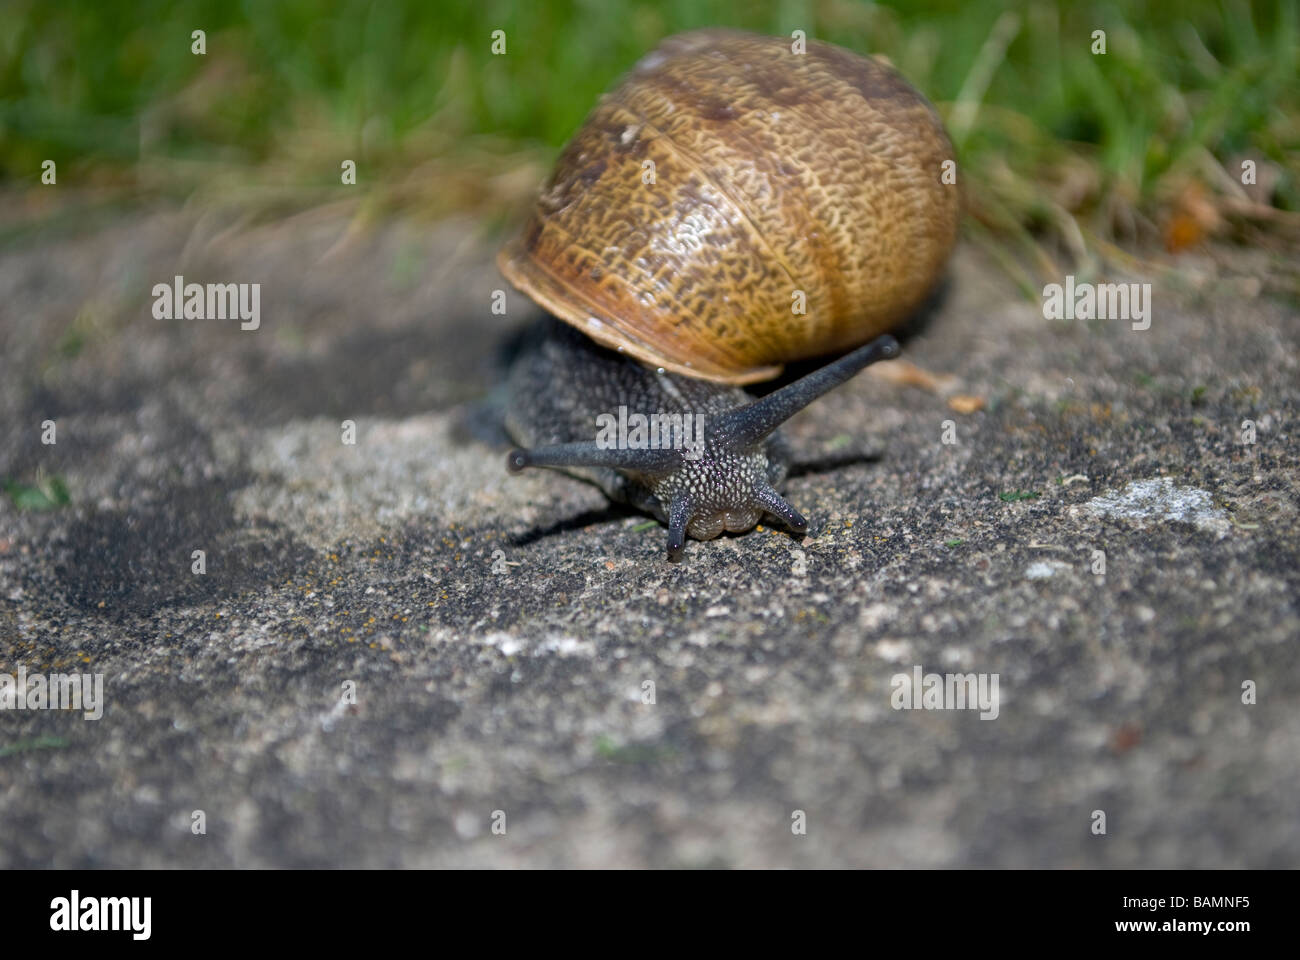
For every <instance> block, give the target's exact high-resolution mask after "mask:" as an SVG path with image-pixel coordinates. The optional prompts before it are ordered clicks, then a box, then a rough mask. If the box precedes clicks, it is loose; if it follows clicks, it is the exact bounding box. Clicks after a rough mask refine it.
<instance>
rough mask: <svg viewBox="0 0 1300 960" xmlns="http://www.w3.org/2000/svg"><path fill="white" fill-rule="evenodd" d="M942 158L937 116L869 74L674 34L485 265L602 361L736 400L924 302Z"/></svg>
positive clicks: (952, 205)
mask: <svg viewBox="0 0 1300 960" xmlns="http://www.w3.org/2000/svg"><path fill="white" fill-rule="evenodd" d="M950 159H952V146H951V144H950V142H949V140H948V137H947V135H946V134H945V132H944V129H943V125H942V123H941V122H940V120H939V118H938V116H937V115H936V113H935V111H934V108H933V107H932V106H931V105H930V103H929V102H928V101H927V100H926V99H925V98H924V97H923V96H921V94H920V93H918V92H917V91H916V90H915V89H913V88H912V87H911V86H910V85H909V84H908V83H907V82H906V81H905V80H904V79H903V78H902V77H901V76H899V74H898V73H897V72H896V71H894V70H893V69H892V68H891V67H889V66H887V65H885V64H883V63H880V62H878V61H876V60H873V59H869V58H865V57H860V56H858V55H856V54H853V53H850V52H848V51H846V50H843V49H840V48H839V47H835V46H831V45H829V44H825V43H818V42H815V41H809V42H808V44H807V52H806V53H805V54H795V53H792V52H791V47H790V44H789V41H788V40H787V39H784V38H780V37H761V36H757V35H753V34H748V33H742V32H737V31H731V30H701V31H696V32H692V33H684V34H679V35H677V36H674V37H670V38H669V39H668V40H666V41H664V43H662V44H661V45H660V46H659V47H658V48H656V49H655V50H654V51H652V52H651V53H650V54H648V55H647V56H645V57H644V58H643V59H642V60H641V61H640V62H639V63H638V64H637V65H636V66H635V67H634V68H633V69H632V71H631V73H630V74H629V75H628V76H627V77H626V78H625V79H624V80H623V82H622V83H621V84H620V85H619V86H618V87H617V88H616V89H615V90H614V91H613V92H611V93H609V94H607V95H605V96H604V97H603V98H602V99H601V101H600V102H599V103H598V104H597V106H596V108H595V109H594V110H593V111H592V113H591V115H590V116H589V117H588V118H587V120H586V122H585V123H584V124H583V126H582V128H581V129H580V130H579V131H578V132H577V134H576V135H575V136H574V137H573V139H572V141H570V143H569V144H568V146H567V147H566V148H565V150H564V151H563V153H562V154H561V156H560V158H559V161H558V163H557V165H556V168H555V171H554V173H553V175H552V176H551V179H550V181H549V182H548V183H547V185H546V186H545V187H544V189H543V191H542V193H541V196H540V197H539V199H538V201H537V203H536V205H535V207H534V209H533V210H532V213H531V216H530V217H529V219H528V220H527V222H526V223H525V225H524V228H523V230H522V231H521V233H520V234H519V235H518V236H517V237H516V238H515V239H514V240H513V241H511V242H510V243H509V244H507V246H506V247H505V249H503V250H502V251H501V254H500V256H499V257H498V264H499V266H500V268H501V271H502V273H503V274H504V275H505V276H506V278H507V279H508V280H509V281H510V282H511V283H512V284H513V285H514V286H515V287H517V288H518V289H519V290H521V291H522V292H524V293H525V294H527V295H528V296H529V297H530V298H531V299H533V300H534V301H536V302H537V303H538V304H539V305H540V306H542V307H544V308H545V309H547V310H548V311H549V312H551V313H553V314H554V315H555V316H557V317H559V318H561V319H562V320H564V321H566V322H567V323H569V324H572V325H573V326H574V327H577V328H578V329H579V330H581V331H582V332H584V333H585V334H587V335H588V336H589V337H591V338H592V339H594V340H596V341H597V342H599V343H601V344H603V345H605V346H607V347H611V348H614V349H618V350H621V351H624V352H625V353H627V354H630V355H632V356H634V357H636V358H638V359H640V360H642V361H645V362H646V363H649V364H652V365H654V366H660V367H663V368H665V369H667V370H669V371H672V372H676V373H683V374H688V375H691V376H695V377H700V378H703V379H706V380H712V381H716V382H720V383H732V384H743V383H752V382H755V381H759V380H764V379H769V378H771V377H774V376H776V375H777V374H778V373H779V372H780V370H781V366H782V364H784V363H787V362H790V361H793V360H799V359H804V358H807V357H814V356H820V355H822V354H827V353H832V352H836V351H841V350H844V349H847V348H849V347H853V346H857V345H859V344H862V343H864V342H866V341H867V340H869V339H870V338H872V337H873V336H876V335H877V334H879V333H881V332H882V331H885V330H888V329H890V328H891V327H892V326H894V325H895V324H897V323H898V322H899V321H901V320H903V319H904V318H905V317H906V316H907V314H909V313H910V312H911V311H912V310H914V309H915V308H916V307H917V306H918V305H919V304H920V303H921V301H922V300H923V299H924V298H925V296H926V295H927V293H928V292H929V291H930V289H931V288H932V286H933V285H934V283H935V282H936V281H937V280H938V278H939V275H940V273H941V271H942V269H943V266H944V262H945V260H946V259H947V256H948V253H949V251H950V250H951V248H952V245H953V243H954V241H955V239H956V231H957V219H958V213H959V199H958V192H957V190H956V188H955V187H954V186H951V185H945V184H943V183H942V182H941V180H940V177H941V174H942V165H943V163H944V161H946V160H950ZM651 162H652V164H653V165H651ZM651 174H652V176H651ZM800 292H802V294H803V297H804V298H805V302H806V312H804V313H802V314H800V313H798V312H796V310H795V307H796V306H798V298H799V294H800Z"/></svg>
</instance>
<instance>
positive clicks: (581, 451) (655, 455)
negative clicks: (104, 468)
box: [506, 442, 682, 474]
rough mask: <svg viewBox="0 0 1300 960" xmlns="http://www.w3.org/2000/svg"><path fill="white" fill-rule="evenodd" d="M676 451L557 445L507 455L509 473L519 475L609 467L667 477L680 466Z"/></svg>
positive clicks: (523, 449)
mask: <svg viewBox="0 0 1300 960" xmlns="http://www.w3.org/2000/svg"><path fill="white" fill-rule="evenodd" d="M681 461H682V455H681V452H680V451H677V450H671V449H668V450H619V449H605V448H603V447H598V446H596V444H594V443H589V442H583V443H557V444H554V445H553V446H549V447H533V448H532V449H526V448H524V447H516V448H515V449H514V450H511V451H510V452H509V453H508V454H507V455H506V469H507V470H509V471H510V472H511V473H519V472H521V471H522V470H525V469H527V468H528V467H609V468H611V469H613V470H632V471H636V472H638V473H647V474H659V473H668V472H669V471H671V470H673V469H674V468H675V467H677V466H679V465H680V464H681Z"/></svg>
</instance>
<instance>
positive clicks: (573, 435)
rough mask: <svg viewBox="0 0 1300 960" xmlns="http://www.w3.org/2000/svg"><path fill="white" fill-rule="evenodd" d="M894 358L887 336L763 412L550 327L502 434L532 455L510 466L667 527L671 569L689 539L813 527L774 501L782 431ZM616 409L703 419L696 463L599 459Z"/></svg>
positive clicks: (512, 388) (669, 452)
mask: <svg viewBox="0 0 1300 960" xmlns="http://www.w3.org/2000/svg"><path fill="white" fill-rule="evenodd" d="M897 354H898V344H897V342H896V341H895V340H894V338H893V337H889V336H884V337H880V338H878V339H876V340H873V341H872V342H871V343H869V344H867V345H866V346H864V347H860V348H859V349H857V350H854V351H853V352H851V353H848V354H846V355H845V356H843V357H841V358H840V359H839V360H837V361H835V362H833V363H829V364H827V365H826V366H824V367H822V368H820V369H819V370H816V371H814V372H813V373H810V374H808V375H807V376H805V377H803V378H801V379H799V380H796V381H795V382H794V383H791V384H789V385H787V386H785V387H782V388H781V389H780V390H777V391H775V392H774V393H771V394H769V395H768V396H766V397H764V398H762V399H761V400H755V399H753V398H752V397H750V396H749V395H748V394H746V393H745V392H744V391H743V390H741V389H740V388H738V387H730V386H724V385H719V384H715V383H709V382H706V381H703V380H696V379H692V378H690V377H683V376H678V375H676V374H671V373H665V372H664V371H663V370H662V369H660V370H654V369H652V368H650V367H647V366H645V365H644V364H642V363H639V362H638V361H636V360H633V359H631V358H628V357H625V356H621V355H619V354H618V353H616V352H614V351H611V350H607V349H605V348H603V347H601V346H598V345H597V344H595V343H594V342H592V341H591V340H589V339H588V338H586V337H584V336H583V335H582V334H580V333H578V332H577V331H575V330H573V329H572V328H570V327H567V326H565V325H564V324H562V323H558V322H556V321H554V320H553V319H549V318H548V319H546V320H544V321H543V322H542V323H540V324H538V326H537V328H536V329H535V330H533V331H532V333H531V335H530V337H529V340H528V342H527V343H526V344H525V346H524V349H523V350H522V351H521V353H520V356H519V358H518V360H517V361H516V362H515V363H514V365H513V366H512V368H511V373H510V383H509V392H510V396H509V400H508V406H507V412H506V429H507V430H508V431H509V433H510V435H511V437H512V438H513V439H514V440H515V442H517V443H520V444H522V445H524V447H526V448H527V449H516V450H512V451H511V452H510V454H509V456H508V457H507V459H506V466H507V468H508V469H509V470H510V471H511V472H512V473H517V472H518V471H520V470H523V469H524V468H525V467H532V466H536V467H556V468H559V469H563V470H565V471H567V472H569V473H572V474H574V475H576V476H579V477H581V478H582V479H586V480H590V481H591V482H593V483H595V484H596V485H597V486H599V487H600V488H601V489H602V490H604V491H605V493H606V495H608V496H609V497H610V498H611V499H613V500H615V501H618V502H620V503H628V504H631V505H632V506H634V507H636V508H638V509H640V510H645V511H646V512H647V513H650V514H653V515H654V516H655V517H656V518H657V519H658V520H659V521H660V522H662V523H666V524H667V525H668V559H669V560H672V561H676V560H679V559H681V553H682V549H683V546H684V544H685V538H686V536H687V535H688V534H689V535H690V536H692V537H694V538H696V539H697V540H712V539H713V538H714V537H717V536H718V535H719V534H721V533H722V532H723V531H724V530H728V531H731V532H733V533H740V532H743V531H745V530H749V529H751V528H752V527H753V526H754V525H755V524H757V523H758V521H759V520H760V519H762V517H763V514H764V513H768V514H771V515H772V516H775V517H778V518H780V520H781V521H782V522H783V523H784V524H785V525H786V526H787V527H788V528H790V529H791V530H793V531H794V532H796V533H800V534H802V533H805V532H806V531H807V529H808V521H807V520H806V519H804V517H803V516H802V514H800V513H799V511H798V510H796V509H795V508H794V507H792V506H790V504H788V503H786V501H785V500H784V499H783V498H782V497H781V495H780V494H779V493H777V491H776V487H777V485H778V484H780V483H781V481H782V480H784V479H785V476H786V473H787V471H788V467H789V455H788V453H787V451H786V448H785V445H784V442H783V441H782V440H781V438H780V434H779V433H778V432H777V427H778V426H779V425H780V424H782V423H784V422H785V421H786V420H788V419H789V418H790V417H792V416H793V415H794V414H795V413H797V412H798V411H799V410H802V409H803V408H804V407H806V406H807V405H808V404H810V403H812V402H813V401H814V400H816V399H817V398H818V397H820V396H822V395H823V394H824V393H826V392H827V391H828V390H831V389H833V388H835V387H836V386H839V385H840V384H841V383H844V382H845V381H846V380H848V379H850V378H851V377H852V376H854V374H856V373H857V372H858V371H860V370H862V369H863V368H864V367H866V366H868V365H869V364H871V363H874V362H875V361H877V360H883V359H888V358H890V357H893V356H897ZM620 407H625V408H626V409H627V410H628V411H629V412H630V413H641V414H645V415H647V416H648V415H651V414H660V415H669V416H672V415H677V414H680V415H682V416H683V417H693V416H697V415H699V416H702V417H703V425H704V443H703V450H702V451H692V453H698V455H697V456H692V455H689V454H688V453H687V452H686V451H685V450H683V449H603V448H601V447H600V446H598V445H597V443H596V435H597V432H598V421H597V418H598V417H599V416H600V415H602V414H610V415H613V416H617V414H618V410H619V408H620Z"/></svg>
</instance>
